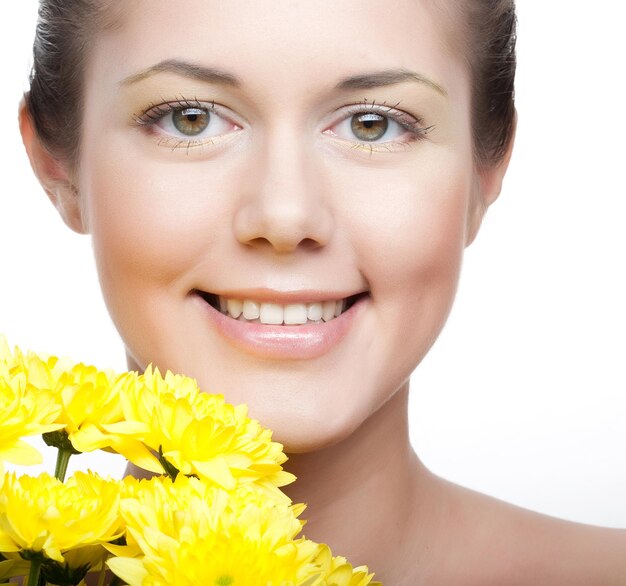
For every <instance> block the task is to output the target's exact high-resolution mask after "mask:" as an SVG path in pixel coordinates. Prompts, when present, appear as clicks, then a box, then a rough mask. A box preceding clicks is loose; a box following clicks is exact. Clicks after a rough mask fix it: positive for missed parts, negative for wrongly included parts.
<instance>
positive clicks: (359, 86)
mask: <svg viewBox="0 0 626 586" xmlns="http://www.w3.org/2000/svg"><path fill="white" fill-rule="evenodd" d="M406 81H414V82H417V83H422V84H425V85H427V86H429V87H431V88H432V89H434V90H435V91H437V92H438V93H440V94H441V95H442V96H446V97H447V95H448V92H447V91H446V90H445V89H444V88H443V87H442V86H441V85H439V84H438V83H437V82H436V81H433V80H432V79H430V78H428V77H426V76H424V75H422V74H420V73H417V72H415V71H410V70H408V69H384V70H382V71H374V72H372V73H364V74H359V75H352V76H350V77H345V78H344V79H342V80H341V81H340V82H339V83H338V84H337V86H336V87H337V89H340V90H366V89H371V88H377V87H384V86H387V85H395V84H397V83H404V82H406Z"/></svg>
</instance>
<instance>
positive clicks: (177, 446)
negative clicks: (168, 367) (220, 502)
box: [106, 368, 294, 495]
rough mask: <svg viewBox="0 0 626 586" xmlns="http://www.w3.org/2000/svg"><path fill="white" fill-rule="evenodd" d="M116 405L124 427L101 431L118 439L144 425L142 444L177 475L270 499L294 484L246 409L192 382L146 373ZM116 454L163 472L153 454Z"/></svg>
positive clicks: (281, 457) (277, 446) (275, 448)
mask: <svg viewBox="0 0 626 586" xmlns="http://www.w3.org/2000/svg"><path fill="white" fill-rule="evenodd" d="M121 400H122V409H123V411H124V419H125V422H124V423H122V424H119V425H113V426H106V429H107V430H108V431H110V432H117V433H120V434H122V433H124V428H125V427H126V426H129V429H130V431H131V432H133V433H134V432H135V431H136V430H137V429H139V428H140V426H141V425H147V426H148V430H147V432H146V433H145V435H142V436H141V439H142V441H143V443H144V444H145V445H146V446H147V447H149V448H150V449H151V450H152V451H153V452H155V453H156V452H159V450H160V451H161V452H162V455H163V458H164V459H165V460H166V461H167V462H168V463H169V464H171V465H172V466H174V467H175V468H176V469H177V470H179V471H180V472H182V473H183V474H187V475H192V474H193V475H196V476H198V477H200V478H203V479H205V480H208V481H210V482H212V483H214V484H216V485H217V486H220V487H222V488H225V489H228V490H231V489H233V488H235V486H237V485H238V484H248V483H255V484H257V485H259V486H261V487H264V488H265V489H267V490H268V491H270V492H274V493H275V494H276V495H282V493H280V491H278V490H276V487H278V486H284V485H285V484H288V483H289V482H292V481H293V480H294V476H293V475H292V474H289V473H287V472H285V471H283V469H282V466H281V464H283V463H284V462H285V461H286V459H287V457H286V456H285V454H284V453H283V451H282V446H281V445H280V444H278V443H276V442H273V441H272V440H271V438H272V435H271V432H270V431H269V430H267V429H264V428H263V427H261V425H260V424H259V423H258V422H257V421H255V420H253V419H250V418H249V417H248V415H247V408H246V406H245V405H240V406H238V407H234V406H232V405H229V404H228V403H226V402H225V401H224V398H223V396H221V395H210V394H207V393H203V392H201V391H200V390H199V389H198V386H197V385H196V383H195V381H194V380H193V379H190V378H188V377H183V376H179V375H174V374H172V373H170V372H168V373H166V375H165V376H164V377H162V376H161V375H160V373H159V372H158V370H155V371H152V370H151V369H150V368H148V370H146V372H145V374H143V375H141V376H139V377H137V379H136V384H134V385H127V386H126V387H125V388H124V392H123V393H122V394H121ZM129 447H130V449H128V448H129ZM119 449H120V453H122V454H123V455H124V456H125V457H126V458H128V459H129V460H130V461H131V462H133V463H135V464H136V465H138V466H140V467H142V468H145V469H147V470H150V471H152V472H157V473H163V470H164V469H163V466H162V464H161V463H160V462H159V461H158V459H157V458H156V457H155V455H154V454H146V452H145V451H139V452H135V451H134V450H133V449H132V446H131V445H130V444H127V445H125V446H120V448H119Z"/></svg>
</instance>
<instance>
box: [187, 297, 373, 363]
mask: <svg viewBox="0 0 626 586" xmlns="http://www.w3.org/2000/svg"><path fill="white" fill-rule="evenodd" d="M196 299H197V301H198V302H199V303H201V304H202V306H203V307H204V311H205V312H206V315H207V316H208V317H209V319H210V320H211V322H212V323H213V324H214V325H215V328H216V329H217V331H218V332H219V333H220V334H221V335H222V336H224V338H226V339H227V340H228V341H229V342H230V343H231V344H232V345H233V346H235V347H237V348H239V349H240V350H243V351H245V352H247V353H249V354H253V355H254V356H258V357H260V358H274V359H281V360H305V359H310V358H317V357H319V356H322V355H323V354H326V352H328V351H329V350H330V349H331V348H333V347H334V346H336V345H337V344H338V343H339V342H340V341H341V340H342V339H343V338H344V337H345V336H346V334H347V333H348V332H349V331H350V328H351V326H352V324H353V323H354V320H355V319H356V318H357V317H358V316H359V314H360V313H361V311H362V310H363V308H364V306H365V303H366V301H367V299H369V296H363V297H361V298H360V299H358V300H357V301H356V303H355V304H354V305H352V306H351V307H350V309H348V310H347V311H344V312H343V313H342V314H341V315H340V316H339V317H336V318H334V319H332V320H330V321H329V322H321V323H319V324H309V325H302V326H272V325H265V324H260V323H253V322H245V321H239V320H236V319H233V318H231V317H228V316H226V315H224V314H223V313H221V312H219V311H217V309H215V308H214V307H212V306H211V305H209V304H208V303H207V302H206V301H205V300H204V299H202V298H201V297H200V296H199V295H197V296H196Z"/></svg>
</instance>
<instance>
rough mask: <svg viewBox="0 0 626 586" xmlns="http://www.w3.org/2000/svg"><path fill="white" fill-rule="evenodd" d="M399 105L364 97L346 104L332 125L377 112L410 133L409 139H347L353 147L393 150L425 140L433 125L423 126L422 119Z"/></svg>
mask: <svg viewBox="0 0 626 586" xmlns="http://www.w3.org/2000/svg"><path fill="white" fill-rule="evenodd" d="M399 105H400V102H397V103H396V104H395V105H394V106H388V105H387V103H386V102H383V103H382V104H377V103H376V100H372V101H369V100H367V99H364V100H362V101H360V102H356V103H355V104H352V105H349V106H347V107H346V108H345V110H343V111H342V117H341V119H340V120H339V121H338V122H335V124H334V125H333V126H336V125H337V124H339V123H340V122H342V121H344V120H346V119H349V118H352V117H354V116H357V115H359V114H378V115H379V116H384V117H385V118H389V119H390V120H393V121H394V122H396V123H397V124H399V125H400V126H401V127H402V128H404V129H405V130H406V131H407V132H409V133H410V134H411V137H410V139H409V140H406V141H402V140H401V141H397V140H394V141H387V142H367V141H358V140H354V141H348V142H353V143H354V146H353V148H355V149H359V148H364V149H366V150H368V151H370V152H374V151H379V150H387V151H392V150H395V148H398V147H402V146H408V145H409V144H410V143H413V142H417V141H421V140H425V139H426V138H427V136H428V134H429V133H430V132H432V131H433V130H434V128H435V125H434V124H431V125H430V126H424V121H423V120H422V119H421V118H419V117H415V116H413V115H411V114H409V113H408V112H405V111H403V110H398V109H397V107H398V106H399ZM344 140H346V139H344Z"/></svg>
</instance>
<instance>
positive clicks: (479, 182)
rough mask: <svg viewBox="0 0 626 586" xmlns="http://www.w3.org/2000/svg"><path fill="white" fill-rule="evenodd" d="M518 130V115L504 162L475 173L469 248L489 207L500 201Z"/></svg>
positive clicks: (469, 216)
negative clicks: (499, 197) (497, 200)
mask: <svg viewBox="0 0 626 586" xmlns="http://www.w3.org/2000/svg"><path fill="white" fill-rule="evenodd" d="M516 128H517V113H516V114H515V119H514V122H513V130H512V133H511V140H510V141H509V144H508V146H507V149H506V152H505V154H504V157H502V160H501V161H499V162H498V163H497V164H495V165H491V166H489V167H483V168H482V169H477V170H476V171H475V177H474V184H473V186H472V195H471V202H470V210H469V212H468V216H467V217H468V225H467V233H466V239H465V246H469V245H470V244H471V243H472V242H473V241H474V239H475V238H476V235H477V234H478V229H479V228H480V225H481V223H482V220H483V218H484V216H485V213H486V212H487V210H488V209H489V206H490V205H491V204H492V203H493V202H495V201H496V199H498V196H499V195H500V192H501V191H502V183H503V181H504V176H505V174H506V171H507V169H508V168H509V162H510V161H511V155H512V154H513V145H514V144H515V131H516Z"/></svg>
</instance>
